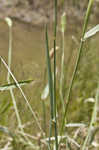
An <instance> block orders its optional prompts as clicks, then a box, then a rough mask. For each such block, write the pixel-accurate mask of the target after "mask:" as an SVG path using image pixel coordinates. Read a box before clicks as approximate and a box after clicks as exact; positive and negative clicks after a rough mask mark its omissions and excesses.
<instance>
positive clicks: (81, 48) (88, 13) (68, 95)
mask: <svg viewBox="0 0 99 150" xmlns="http://www.w3.org/2000/svg"><path fill="white" fill-rule="evenodd" d="M93 2H94V0H89V3H88V8H87V11H86V16H85V20H84V26H83V32H82V38H81V42H80V47H79V51H78V56H77V60H76V64H75V68H74V72H73V75H72V79H71V82H70V87H69V90H68V94H67V98H66V105H65V113H64V116H63V121H62V127H61V134H62V133H63V129H64V125H65V120H66V118H67V110H68V105H69V103H70V94H71V90H72V86H73V82H74V79H75V75H76V72H77V69H78V64H79V62H80V58H81V53H82V50H83V46H84V40H83V38H84V34H85V32H86V29H87V26H88V21H89V16H90V12H91V8H92V4H93Z"/></svg>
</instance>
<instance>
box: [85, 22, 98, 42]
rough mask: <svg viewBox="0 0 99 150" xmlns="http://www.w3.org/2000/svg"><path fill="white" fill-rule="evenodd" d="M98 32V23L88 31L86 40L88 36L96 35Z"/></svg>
mask: <svg viewBox="0 0 99 150" xmlns="http://www.w3.org/2000/svg"><path fill="white" fill-rule="evenodd" d="M97 32H99V24H98V25H96V26H95V27H93V28H92V29H90V30H89V31H88V32H86V33H85V35H84V40H86V39H87V38H89V37H91V36H93V35H95V34H96V33H97Z"/></svg>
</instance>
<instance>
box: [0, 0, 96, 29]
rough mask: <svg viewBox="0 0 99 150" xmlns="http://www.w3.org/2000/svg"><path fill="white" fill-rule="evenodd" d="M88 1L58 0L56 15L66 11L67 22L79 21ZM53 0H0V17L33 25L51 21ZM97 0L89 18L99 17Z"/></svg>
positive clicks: (52, 17)
mask: <svg viewBox="0 0 99 150" xmlns="http://www.w3.org/2000/svg"><path fill="white" fill-rule="evenodd" d="M87 4H88V1H86V0H83V2H82V1H79V2H78V1H77V0H69V1H68V0H65V1H64V5H63V0H60V1H58V16H59V17H60V16H61V14H62V13H63V11H65V12H66V14H67V18H69V19H68V20H69V22H71V24H72V21H74V20H75V19H76V20H77V21H78V22H81V20H82V19H83V17H84V15H85V11H86V8H87ZM53 5H54V3H53V0H14V1H13V0H7V1H6V0H1V1H0V18H4V17H7V16H9V17H11V18H14V19H18V20H20V21H22V22H26V23H30V24H32V25H35V26H42V25H44V24H45V23H52V22H53V20H54V16H53V14H54V10H53ZM98 8H99V1H98V0H97V1H95V3H94V7H93V10H92V15H91V18H92V19H93V18H94V20H97V18H98V17H99V12H98Z"/></svg>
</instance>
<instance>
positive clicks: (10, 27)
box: [5, 18, 33, 145]
mask: <svg viewBox="0 0 99 150" xmlns="http://www.w3.org/2000/svg"><path fill="white" fill-rule="evenodd" d="M5 20H6V21H7V24H8V27H9V48H8V67H9V69H10V70H11V60H12V20H11V19H10V18H6V19H5ZM7 81H8V84H10V72H9V71H8V74H7ZM10 94H11V97H12V102H13V106H14V110H15V113H16V117H17V121H18V127H19V129H20V130H21V132H23V133H24V129H23V128H22V121H21V118H20V115H19V112H18V108H17V104H16V99H15V96H14V92H13V89H12V88H10ZM25 139H26V140H27V142H28V143H29V144H31V145H33V144H32V143H31V141H30V140H29V139H28V138H27V137H25Z"/></svg>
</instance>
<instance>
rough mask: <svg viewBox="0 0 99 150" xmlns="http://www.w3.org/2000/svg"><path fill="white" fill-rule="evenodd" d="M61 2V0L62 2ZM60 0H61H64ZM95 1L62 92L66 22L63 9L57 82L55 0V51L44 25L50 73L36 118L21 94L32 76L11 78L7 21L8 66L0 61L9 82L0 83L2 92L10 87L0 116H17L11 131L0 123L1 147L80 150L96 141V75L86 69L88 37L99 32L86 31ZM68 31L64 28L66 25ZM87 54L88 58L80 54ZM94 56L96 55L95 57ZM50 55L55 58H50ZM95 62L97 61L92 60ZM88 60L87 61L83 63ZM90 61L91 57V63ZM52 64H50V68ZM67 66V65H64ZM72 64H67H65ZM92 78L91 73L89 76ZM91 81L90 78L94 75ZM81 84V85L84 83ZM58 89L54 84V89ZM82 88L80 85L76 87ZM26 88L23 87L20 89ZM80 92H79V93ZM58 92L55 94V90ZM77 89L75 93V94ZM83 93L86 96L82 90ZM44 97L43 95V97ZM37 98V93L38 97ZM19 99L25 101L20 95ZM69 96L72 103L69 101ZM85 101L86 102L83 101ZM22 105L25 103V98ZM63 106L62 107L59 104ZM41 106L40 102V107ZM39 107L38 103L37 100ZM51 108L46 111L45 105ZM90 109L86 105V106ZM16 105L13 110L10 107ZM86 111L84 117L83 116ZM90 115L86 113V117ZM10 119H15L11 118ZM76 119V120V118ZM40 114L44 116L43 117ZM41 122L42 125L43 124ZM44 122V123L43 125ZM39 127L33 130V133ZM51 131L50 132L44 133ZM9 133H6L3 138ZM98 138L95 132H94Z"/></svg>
mask: <svg viewBox="0 0 99 150" xmlns="http://www.w3.org/2000/svg"><path fill="white" fill-rule="evenodd" d="M63 2H64V1H63ZM63 2H62V3H63ZM93 2H94V1H93V0H90V1H89V4H88V8H87V12H86V16H85V20H84V26H83V31H82V37H81V41H80V47H79V50H78V54H77V58H76V63H75V67H74V71H73V74H72V77H71V79H70V85H69V86H68V87H69V88H66V91H65V85H64V84H65V82H66V77H65V73H64V72H65V46H64V45H65V27H66V26H67V21H66V20H65V19H66V18H65V17H66V16H65V13H64V14H63V16H62V22H61V24H62V27H61V37H62V51H61V69H60V78H59V79H58V81H60V82H57V77H56V72H57V67H58V65H57V62H56V60H57V59H56V50H57V46H56V45H57V44H56V43H57V11H58V10H57V0H55V1H54V7H55V9H54V10H55V12H54V40H53V47H54V48H53V52H52V53H51V52H49V35H48V29H47V25H46V29H45V45H46V62H47V72H48V84H47V86H46V87H45V89H46V90H44V93H43V96H41V98H42V97H43V98H42V99H43V100H42V101H43V102H42V104H43V117H41V118H40V117H39V115H38V112H36V110H35V111H34V110H33V108H32V106H33V104H34V103H33V104H31V102H30V101H29V100H28V98H27V96H26V95H25V94H24V91H23V89H22V86H24V85H27V84H30V83H31V82H33V80H23V81H17V80H16V78H15V76H14V75H13V73H12V71H11V64H12V61H11V60H12V23H11V20H10V19H9V18H6V21H7V22H9V23H8V25H9V50H8V65H7V63H6V62H5V60H4V58H3V57H1V56H0V61H1V63H3V64H4V66H5V68H6V69H7V84H4V85H0V91H5V90H7V91H10V94H11V98H10V99H12V102H8V101H7V100H4V101H3V103H2V105H1V106H0V108H1V110H0V115H1V116H4V117H5V116H6V115H8V114H7V113H8V111H9V112H12V113H13V115H14V117H15V118H16V121H15V125H14V127H13V128H12V127H11V130H10V128H7V127H5V126H7V124H6V120H5V121H3V122H2V121H1V122H0V123H2V126H0V131H1V137H0V138H1V142H0V144H1V147H0V148H2V149H5V147H7V148H8V149H9V148H10V149H15V150H17V149H19V148H20V150H21V149H49V150H51V149H54V150H61V149H68V150H71V149H81V150H86V149H87V148H88V149H94V148H95V145H93V142H94V141H95V142H96V143H97V140H95V137H96V135H97V132H98V131H99V128H98V125H97V124H98V121H97V120H98V119H97V116H98V105H99V94H98V93H99V87H98V86H97V85H98V82H97V80H98V78H96V81H95V83H94V84H91V83H89V82H88V81H89V78H91V76H94V73H93V72H91V71H90V72H88V73H87V70H88V68H91V64H90V63H89V62H90V61H91V59H92V57H90V55H89V53H90V51H87V49H90V45H88V44H87V42H88V41H87V40H88V39H89V38H90V37H91V36H93V35H94V34H96V32H98V31H99V26H98V25H97V26H96V27H94V28H93V29H91V30H89V32H86V30H87V26H88V21H89V16H90V13H91V8H92V5H93ZM66 29H67V28H66ZM85 55H86V56H87V57H86V58H87V59H86V60H85V57H84V56H85ZM93 57H94V56H93ZM52 58H53V62H51V59H52ZM95 61H96V62H97V60H95ZM84 62H85V63H88V64H87V65H86V64H84ZM91 62H92V61H91ZM52 67H53V68H52ZM66 67H67V66H66ZM68 67H70V66H68ZM91 79H93V77H92V78H91ZM93 80H94V79H93ZM84 86H85V87H84ZM92 86H94V89H95V90H94V92H93V93H92V95H91V94H90V93H91V90H92V88H93V87H92ZM57 87H58V88H57ZM79 87H80V88H79ZM16 88H18V89H19V90H20V92H21V95H22V96H23V98H24V100H25V102H26V105H25V108H24V111H23V110H22V107H21V106H20V105H17V104H18V103H17V100H16V98H17V97H16V96H15V92H14V89H16ZM23 88H24V87H23ZM80 90H81V91H80ZM57 92H58V94H57ZM76 93H77V94H76ZM86 93H87V94H86ZM48 94H49V96H50V102H49V106H48V109H47V107H46V100H45V99H46V98H47V96H48ZM46 95H47V96H46ZM39 98H40V97H39ZM22 100H23V99H22ZM71 100H72V101H71ZM83 100H84V102H83ZM20 103H22V106H23V105H24V102H23V101H22V102H20ZM20 103H19V104H20ZM60 104H61V105H60ZM40 106H41V105H40ZM38 107H39V104H38ZM49 107H50V109H49ZM88 107H90V108H89V109H88ZM12 108H14V110H11V109H12ZM26 110H28V111H27V115H26V116H27V120H28V119H29V120H28V121H27V122H24V121H23V120H24V119H23V118H24V115H23V116H21V112H22V111H23V113H25V111H26ZM86 114H87V116H85V115H86ZM88 115H89V116H88ZM14 117H13V118H14ZM75 117H76V118H75ZM42 118H43V119H42ZM32 122H33V123H32ZM42 123H43V125H42ZM31 126H33V129H34V133H35V134H34V135H32V134H33V132H31V131H30V127H31ZM42 126H43V127H42ZM36 129H37V131H36ZM48 131H49V132H48ZM5 135H7V136H5ZM97 138H98V136H97Z"/></svg>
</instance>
